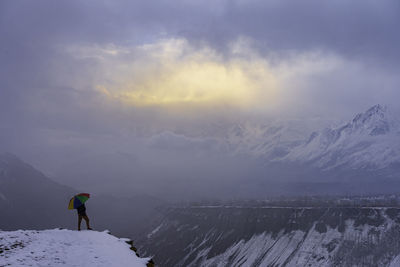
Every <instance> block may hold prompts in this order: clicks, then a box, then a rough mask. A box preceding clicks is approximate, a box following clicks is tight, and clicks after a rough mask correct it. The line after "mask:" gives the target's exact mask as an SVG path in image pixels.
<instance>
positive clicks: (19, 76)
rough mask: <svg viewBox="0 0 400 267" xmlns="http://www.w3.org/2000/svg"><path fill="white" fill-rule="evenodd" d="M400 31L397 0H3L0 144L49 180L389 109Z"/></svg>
mask: <svg viewBox="0 0 400 267" xmlns="http://www.w3.org/2000/svg"><path fill="white" fill-rule="evenodd" d="M399 25H400V2H399V1H397V0H384V1H378V0H352V1H345V0H337V1H320V0H307V1H290V0H279V1H278V0H268V1H259V0H212V1H208V0H202V1H195V0H193V1H189V0H177V1H164V0H161V1H136V0H134V1H128V0H126V1H125V0H118V1H111V0H110V1H98V0H88V1H42V0H39V1H22V0H21V1H12V0H10V1H7V0H5V1H1V2H0V40H1V42H0V145H1V146H2V149H1V150H2V151H10V152H12V153H16V154H17V155H19V156H21V157H22V158H24V159H26V160H28V161H30V162H32V163H34V164H36V166H38V167H40V168H41V169H43V170H44V171H45V172H47V173H49V174H53V175H59V173H57V172H56V169H57V168H58V167H57V168H56V167H55V166H61V165H66V166H74V165H73V162H74V160H77V158H79V157H80V156H81V157H84V156H87V157H89V155H94V154H96V155H101V154H106V153H108V152H115V153H117V152H118V153H120V152H121V151H122V152H123V153H128V154H129V153H134V152H135V153H136V154H137V152H138V151H141V153H145V152H143V151H146V149H147V147H148V146H151V144H153V147H154V144H157V142H161V141H154V140H153V139H154V135H157V136H159V135H161V136H163V137H165V134H164V135H163V132H164V131H168V132H179V131H181V132H182V131H186V132H196V131H199V129H203V128H208V127H211V126H210V125H213V123H216V122H219V123H220V122H234V121H237V120H240V121H243V120H246V119H248V118H251V119H254V120H260V121H264V120H266V119H267V118H268V119H271V118H273V119H276V118H278V119H284V118H294V117H297V118H299V119H305V118H316V117H318V118H326V119H332V118H334V119H336V118H337V119H349V118H351V117H352V116H353V115H354V114H355V113H358V112H361V111H363V110H365V109H366V108H368V107H369V106H372V105H374V104H376V103H381V104H386V105H388V106H389V107H391V108H392V109H393V110H396V109H397V102H398V99H400V91H399V89H400V86H399V85H400V78H399V76H398V73H399V70H400V61H399V59H400V49H399V47H400V35H399V34H398V26H399ZM182 129H185V130H182ZM170 135H172V136H173V138H172V140H171V139H168V140H169V141H168V142H172V143H173V142H174V140H175V139H174V138H175V137H176V136H174V135H173V134H170ZM142 138H147V139H149V140H150V141H149V142H148V143H145V144H143V139H142ZM185 138H186V137H185ZM188 138H189V137H188ZM207 138H209V137H208V136H204V139H207ZM162 140H164V139H162ZM185 140H186V139H184V141H182V140H181V141H179V142H181V143H182V142H183V144H185ZM168 142H167V144H165V142H164V143H162V144H161V147H164V150H168V149H165V147H167V148H168V145H169V144H168ZM202 142H204V140H197V139H196V140H195V142H194V143H195V145H196V146H197V145H200V146H202ZM181 143H179V146H181ZM192 143H193V142H192ZM206 143H207V142H206ZM149 144H150V145H149ZM207 144H208V143H207ZM207 144H206V145H205V146H206V147H207V146H209V144H208V145H207ZM174 153H175V152H174ZM136 156H137V155H136ZM63 163H65V164H63ZM71 164H72V165H71ZM71 168H74V167H71Z"/></svg>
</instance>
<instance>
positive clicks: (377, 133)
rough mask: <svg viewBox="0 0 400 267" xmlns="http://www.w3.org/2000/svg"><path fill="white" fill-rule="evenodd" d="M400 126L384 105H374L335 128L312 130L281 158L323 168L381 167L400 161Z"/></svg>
mask: <svg viewBox="0 0 400 267" xmlns="http://www.w3.org/2000/svg"><path fill="white" fill-rule="evenodd" d="M399 152H400V128H399V124H398V122H397V121H396V120H395V119H394V118H393V116H391V114H390V113H389V112H388V109H387V107H383V106H381V105H376V106H374V107H372V108H370V109H368V110H367V111H366V112H364V113H360V114H358V115H356V116H355V118H354V119H353V120H352V121H350V122H348V123H346V124H344V125H341V126H340V127H336V128H326V129H324V130H322V131H320V132H314V133H312V134H311V135H310V137H309V138H308V140H306V141H304V142H303V143H302V144H301V145H299V146H296V147H295V148H293V149H292V151H290V153H288V155H287V156H285V157H284V158H283V159H281V160H288V161H294V162H301V163H312V164H313V165H314V166H317V167H319V168H322V169H334V168H338V167H341V168H351V169H371V170H376V169H383V168H386V167H390V166H391V165H393V164H396V163H400V153H399Z"/></svg>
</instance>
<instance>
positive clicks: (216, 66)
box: [98, 40, 277, 108]
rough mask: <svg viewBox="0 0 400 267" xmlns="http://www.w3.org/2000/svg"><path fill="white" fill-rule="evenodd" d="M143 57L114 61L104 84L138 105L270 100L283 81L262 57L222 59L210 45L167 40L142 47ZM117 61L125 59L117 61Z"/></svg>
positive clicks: (107, 92) (112, 94)
mask: <svg viewBox="0 0 400 267" xmlns="http://www.w3.org/2000/svg"><path fill="white" fill-rule="evenodd" d="M135 53H140V55H141V58H140V60H136V61H135V60H134V61H133V62H125V61H124V62H120V63H118V62H110V64H111V66H110V68H111V69H114V70H115V71H114V72H112V71H111V72H110V71H109V72H110V73H111V74H110V75H109V77H108V80H109V81H111V82H108V83H105V84H101V85H99V86H98V90H99V91H100V92H101V93H102V94H103V95H104V96H106V97H107V98H109V99H115V100H118V101H121V102H124V103H127V104H130V105H134V106H180V105H186V104H191V105H196V106H218V105H224V106H226V105H228V106H238V107H243V108H245V107H247V106H252V105H258V104H261V103H264V104H265V102H266V101H270V100H271V98H272V95H273V93H274V91H275V89H276V87H277V81H276V79H275V78H274V76H273V75H272V73H271V71H270V70H269V66H268V64H267V62H265V61H263V60H262V59H259V58H256V57H253V56H252V57H250V59H246V58H240V57H236V58H232V59H230V60H221V59H220V58H219V57H218V56H217V55H216V53H215V52H213V51H212V50H210V49H208V48H202V49H194V48H192V47H190V46H189V45H188V44H187V43H186V42H184V41H181V40H180V41H176V40H173V41H171V40H169V41H168V40H167V41H164V42H161V43H157V44H155V45H147V46H142V47H140V48H139V49H138V50H137V51H135ZM116 64H121V66H117V65H116Z"/></svg>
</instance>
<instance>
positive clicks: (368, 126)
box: [351, 104, 391, 136]
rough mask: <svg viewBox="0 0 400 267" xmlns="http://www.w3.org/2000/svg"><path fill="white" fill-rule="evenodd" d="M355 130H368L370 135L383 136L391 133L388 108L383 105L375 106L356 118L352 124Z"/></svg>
mask: <svg viewBox="0 0 400 267" xmlns="http://www.w3.org/2000/svg"><path fill="white" fill-rule="evenodd" d="M351 124H352V126H353V129H360V130H366V131H367V132H368V134H369V135H372V136H375V135H382V134H386V133H387V132H389V131H390V124H391V123H390V120H389V118H388V108H387V106H383V105H379V104H378V105H375V106H373V107H371V108H369V109H368V110H367V111H365V112H364V113H360V114H358V115H356V116H355V118H354V119H353V121H352V122H351Z"/></svg>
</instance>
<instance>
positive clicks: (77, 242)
mask: <svg viewBox="0 0 400 267" xmlns="http://www.w3.org/2000/svg"><path fill="white" fill-rule="evenodd" d="M126 241H128V240H127V239H119V238H116V237H114V236H112V235H110V234H108V233H107V232H96V231H80V232H78V231H71V230H59V229H54V230H44V231H32V230H29V231H23V230H19V231H0V266H37V267H39V266H54V267H55V266H79V267H81V266H88V267H89V266H93V267H100V266H104V267H110V266H121V267H122V266H123V267H125V266H132V267H134V266H137V267H139V266H146V264H147V263H148V261H149V259H147V258H139V257H137V256H136V254H135V253H134V252H133V251H132V250H131V249H130V245H128V244H127V243H126Z"/></svg>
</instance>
